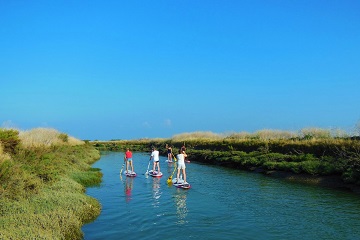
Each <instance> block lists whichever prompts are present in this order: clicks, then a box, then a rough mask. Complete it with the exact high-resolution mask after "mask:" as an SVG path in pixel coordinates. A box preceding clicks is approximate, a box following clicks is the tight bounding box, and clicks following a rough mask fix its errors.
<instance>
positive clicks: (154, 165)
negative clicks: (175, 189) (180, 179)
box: [153, 161, 156, 172]
mask: <svg viewBox="0 0 360 240" xmlns="http://www.w3.org/2000/svg"><path fill="white" fill-rule="evenodd" d="M155 167H156V162H155V161H154V163H153V172H155Z"/></svg>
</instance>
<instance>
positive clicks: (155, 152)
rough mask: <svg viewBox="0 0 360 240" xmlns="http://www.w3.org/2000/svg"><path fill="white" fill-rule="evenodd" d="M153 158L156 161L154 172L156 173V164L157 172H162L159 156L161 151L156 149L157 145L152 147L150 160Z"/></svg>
mask: <svg viewBox="0 0 360 240" xmlns="http://www.w3.org/2000/svg"><path fill="white" fill-rule="evenodd" d="M151 159H152V160H153V161H154V164H153V173H155V169H156V166H157V170H158V171H157V172H158V173H160V158H159V151H158V150H156V148H155V147H153V149H152V152H151V155H150V160H151Z"/></svg>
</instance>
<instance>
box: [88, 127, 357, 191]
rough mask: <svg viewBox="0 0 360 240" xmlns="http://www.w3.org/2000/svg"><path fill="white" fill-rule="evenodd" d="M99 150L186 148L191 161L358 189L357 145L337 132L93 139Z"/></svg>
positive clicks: (309, 130)
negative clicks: (324, 179) (337, 179)
mask: <svg viewBox="0 0 360 240" xmlns="http://www.w3.org/2000/svg"><path fill="white" fill-rule="evenodd" d="M91 144H93V145H94V146H95V147H96V148H99V149H102V150H121V151H123V150H124V149H125V148H126V147H128V146H131V147H132V148H133V150H135V151H136V150H138V151H149V150H150V149H151V146H156V147H157V148H158V149H159V150H160V152H161V153H162V154H165V155H166V148H165V146H166V145H170V146H172V147H173V151H174V152H176V150H177V149H179V148H180V147H181V146H183V145H184V144H185V146H186V148H187V150H186V151H187V153H188V155H189V157H188V158H189V160H194V161H201V162H204V163H209V164H220V165H226V166H229V167H234V168H242V169H249V170H254V169H257V170H259V171H264V172H266V171H270V170H271V171H273V170H276V171H286V172H292V173H296V174H298V173H303V174H308V175H312V176H325V175H336V176H341V178H342V179H343V181H344V182H346V183H353V184H358V185H360V141H359V140H357V138H353V137H350V136H349V135H348V134H346V133H345V132H344V131H341V130H339V129H320V128H304V129H301V130H299V131H282V130H267V129H264V130H259V131H256V132H254V133H248V132H240V133H224V134H218V133H212V132H193V133H181V134H176V135H174V136H173V137H172V138H169V139H157V140H153V139H141V140H122V141H94V142H91Z"/></svg>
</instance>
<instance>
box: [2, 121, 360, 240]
mask: <svg viewBox="0 0 360 240" xmlns="http://www.w3.org/2000/svg"><path fill="white" fill-rule="evenodd" d="M0 143H1V144H0V181H1V186H0V196H1V198H0V202H1V204H0V206H1V207H0V211H1V221H0V225H1V229H2V231H1V233H0V237H1V239H26V238H27V239H82V238H84V233H83V231H82V229H81V228H82V226H83V225H84V224H86V223H90V222H91V221H93V220H94V219H96V218H97V217H98V216H99V215H100V214H101V209H102V203H101V201H99V199H97V198H95V197H94V196H92V197H91V196H89V195H88V194H87V192H86V189H87V188H91V187H94V186H95V187H96V188H98V187H100V186H101V182H102V176H103V172H102V169H101V168H97V167H92V165H93V164H94V163H96V162H97V161H98V160H99V159H100V158H101V154H100V152H104V153H105V152H113V153H117V154H120V155H116V156H117V157H116V159H114V160H112V162H113V163H112V164H115V165H114V166H115V167H113V168H115V172H116V171H117V172H118V171H119V170H118V169H116V168H120V165H121V161H119V159H121V154H122V152H123V151H124V150H125V149H126V148H127V147H129V148H130V149H132V151H133V152H135V153H139V154H145V155H146V154H147V153H149V151H150V149H151V147H153V146H156V147H157V148H158V149H159V150H160V152H161V154H162V157H163V159H164V158H165V155H166V146H172V148H173V149H174V152H175V151H176V150H177V149H178V148H180V147H181V146H183V145H185V146H186V152H187V154H188V156H189V157H188V159H189V160H190V161H191V162H192V163H194V164H200V165H193V167H195V166H196V167H195V168H196V169H198V170H197V171H201V170H199V169H201V168H204V167H205V166H204V165H207V166H217V167H221V168H222V169H229V170H231V171H232V172H231V175H234V174H235V175H239V176H240V175H243V172H244V171H245V172H247V173H249V174H250V175H247V178H249V179H251V178H252V177H251V176H253V178H254V179H257V178H258V174H259V173H261V174H264V175H265V176H266V178H265V179H268V180H266V181H269V182H272V181H273V180H271V179H276V178H278V177H280V178H282V179H283V180H285V182H300V183H301V184H303V185H304V186H309V185H311V186H321V187H330V188H331V189H334V191H337V190H338V189H345V190H346V191H348V192H349V193H350V194H354V195H358V194H359V190H358V189H359V184H360V158H359V154H360V141H359V138H358V137H357V136H356V135H353V136H349V135H347V134H345V133H344V132H342V131H336V132H334V131H331V130H326V129H303V130H301V131H299V132H296V133H293V132H287V131H279V130H261V131H258V132H255V133H246V132H242V133H231V134H216V133H212V132H193V133H182V134H177V135H174V136H173V137H172V138H167V139H162V138H161V139H160V138H158V139H137V140H119V139H113V140H109V141H88V140H84V141H82V140H79V139H76V138H73V137H71V136H69V135H67V134H66V133H61V132H58V131H57V130H55V129H47V128H35V129H31V130H28V131H20V130H16V129H1V130H0ZM140 156H141V155H139V158H141V157H140ZM114 161H115V162H114ZM143 165H144V163H141V164H140V163H139V164H138V166H143ZM145 165H146V163H145ZM145 165H144V166H145ZM144 166H143V167H142V168H145V167H144ZM201 166H203V167H201ZM103 167H104V168H106V167H105V166H103ZM191 167H192V165H191V164H190V165H189V166H188V168H189V171H190V174H189V175H190V177H191ZM141 170H142V172H144V171H145V169H139V168H138V171H139V172H140V174H139V178H138V179H135V181H140V180H141V179H142V177H141ZM170 170H171V168H170ZM170 172H171V171H170ZM170 172H167V174H170ZM251 174H253V175H251ZM192 175H193V176H194V174H192ZM193 178H194V177H193ZM116 179H118V178H116ZM224 179H225V178H224ZM117 181H118V180H117ZM117 181H116V182H117ZM194 181H196V178H195V179H194ZM232 181H233V184H234V182H235V180H232ZM236 181H237V180H236ZM262 181H264V180H262ZM116 184H119V183H116ZM280 184H281V183H280ZM197 188H200V186H197ZM191 191H192V190H190V192H191ZM194 191H196V190H194ZM85 238H86V236H85Z"/></svg>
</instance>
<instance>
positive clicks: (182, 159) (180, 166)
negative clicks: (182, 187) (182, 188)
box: [176, 149, 187, 184]
mask: <svg viewBox="0 0 360 240" xmlns="http://www.w3.org/2000/svg"><path fill="white" fill-rule="evenodd" d="M176 157H177V160H178V169H177V176H176V181H177V182H178V181H179V177H180V170H182V175H183V178H184V183H185V184H186V183H187V182H186V171H185V168H186V166H185V158H186V157H187V155H186V153H185V151H182V149H180V150H179V154H178V155H176ZM177 182H176V183H177Z"/></svg>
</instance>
